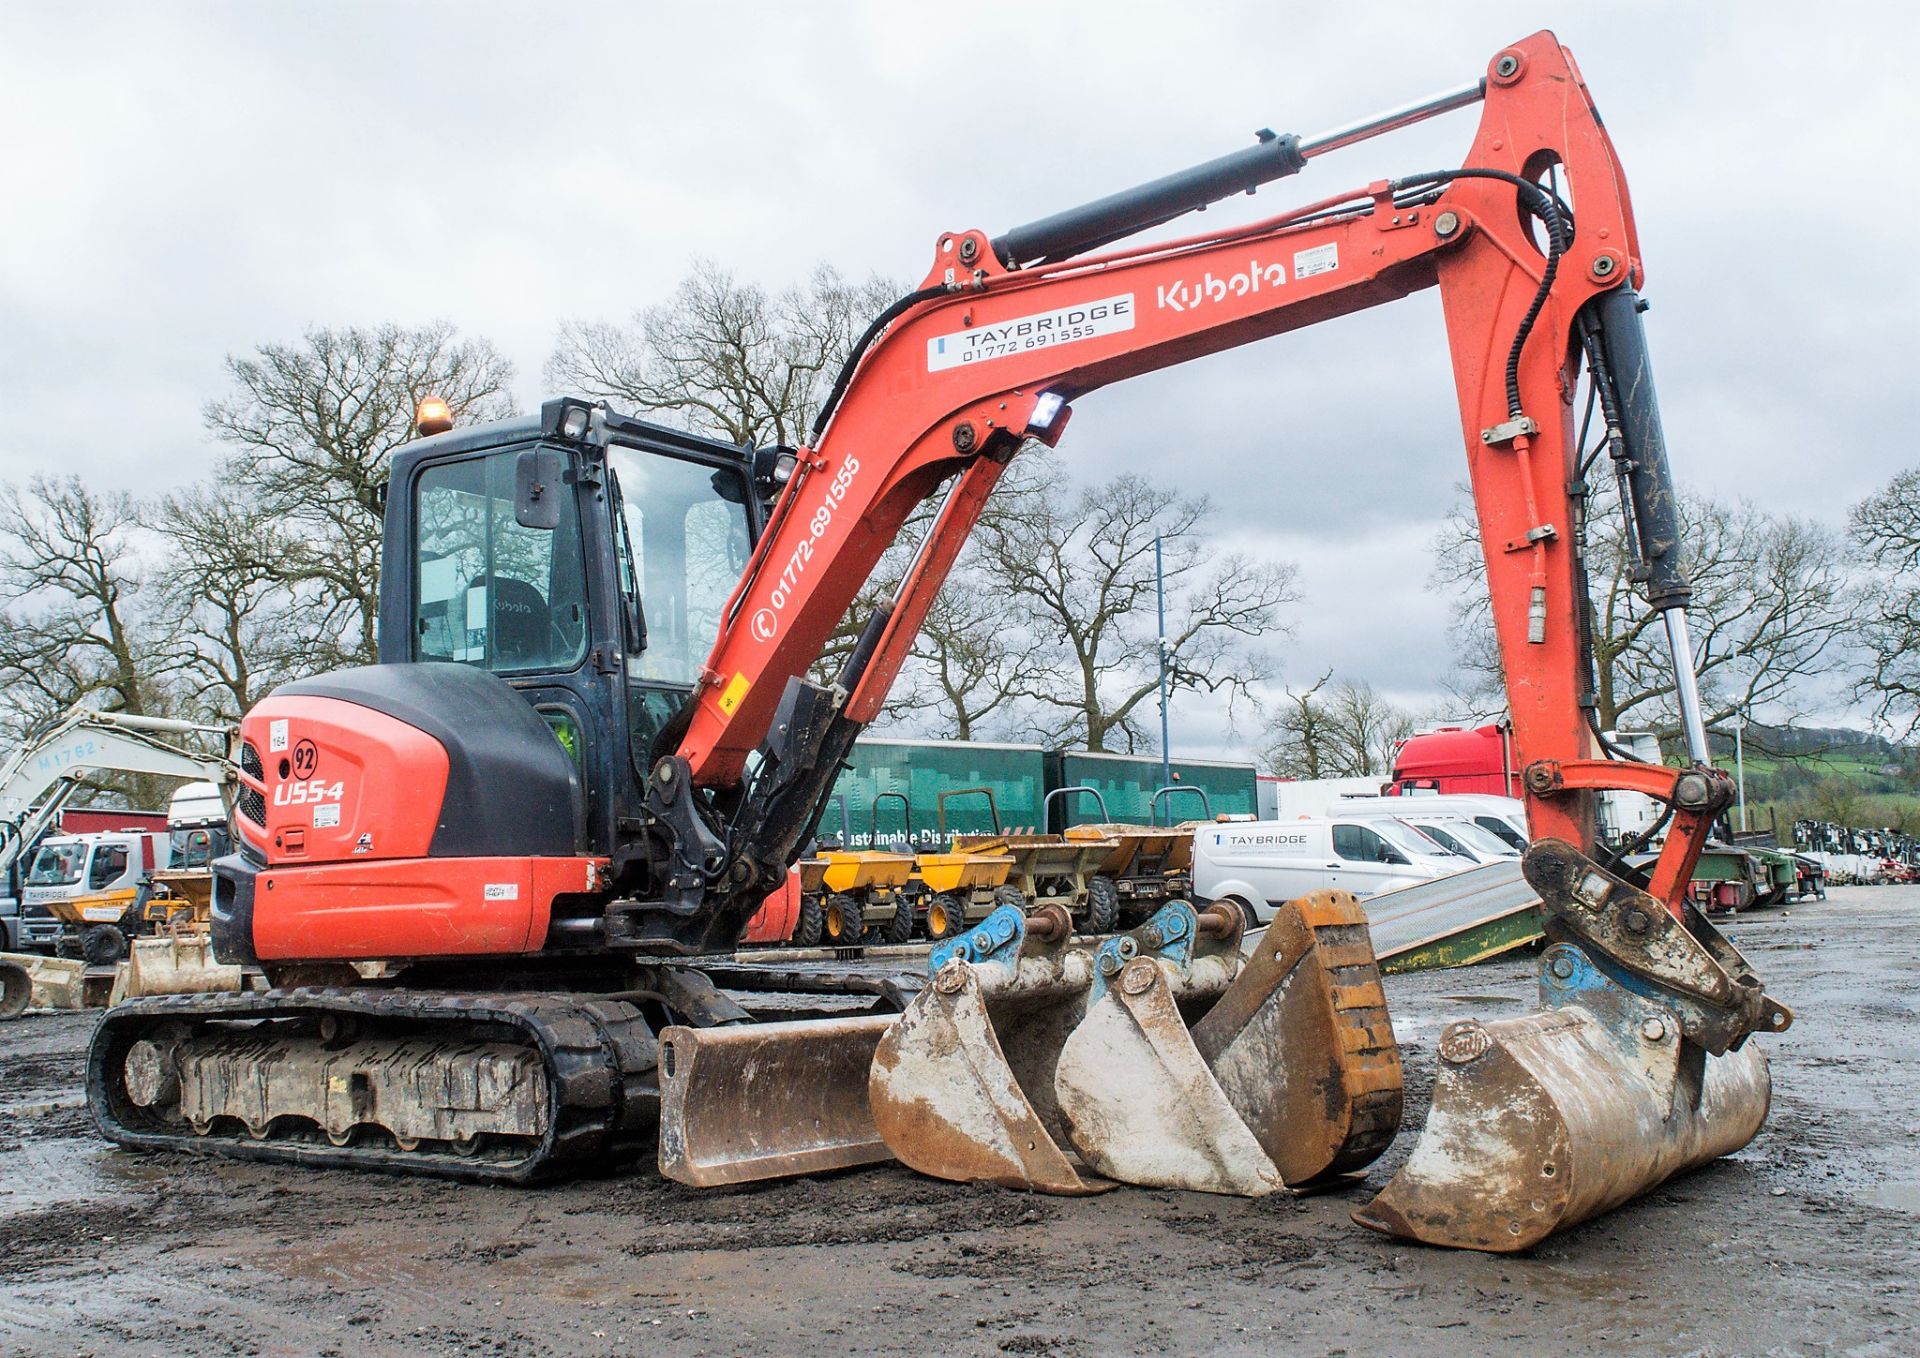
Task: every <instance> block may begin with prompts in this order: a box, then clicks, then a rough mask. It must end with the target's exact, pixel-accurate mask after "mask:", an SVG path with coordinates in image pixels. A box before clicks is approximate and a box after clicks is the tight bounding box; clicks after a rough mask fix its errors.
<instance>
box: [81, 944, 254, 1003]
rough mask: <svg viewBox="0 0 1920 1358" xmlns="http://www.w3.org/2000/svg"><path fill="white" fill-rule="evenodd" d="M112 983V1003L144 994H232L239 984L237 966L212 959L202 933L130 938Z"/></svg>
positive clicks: (239, 971)
mask: <svg viewBox="0 0 1920 1358" xmlns="http://www.w3.org/2000/svg"><path fill="white" fill-rule="evenodd" d="M116 981H117V983H116V985H115V986H114V994H113V1002H114V1003H115V1004H118V1003H119V1002H120V1001H121V1000H137V999H140V998H142V997H143V996H147V995H216V994H233V993H236V992H238V991H239V990H240V988H241V985H242V977H241V970H240V968H239V967H237V966H226V965H224V964H222V963H220V962H217V961H215V960H214V956H213V940H212V939H211V938H210V937H209V936H208V935H206V934H175V935H168V934H162V935H157V936H155V937H153V938H136V939H134V940H133V942H132V943H131V944H130V945H129V946H128V949H127V960H126V962H125V963H124V964H123V967H122V971H121V975H120V976H119V977H117V978H116Z"/></svg>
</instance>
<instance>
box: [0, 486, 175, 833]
mask: <svg viewBox="0 0 1920 1358" xmlns="http://www.w3.org/2000/svg"><path fill="white" fill-rule="evenodd" d="M0 521H3V522H4V524H5V529H4V532H0V693H3V694H4V695H5V696H4V700H3V710H0V722H4V725H5V726H6V728H7V729H8V734H9V735H10V736H11V737H12V738H14V739H16V740H17V739H20V738H23V737H25V736H26V735H27V734H28V732H29V731H31V730H32V729H34V728H36V727H38V726H40V725H42V724H43V723H45V722H47V721H49V720H51V719H53V718H55V717H57V716H58V715H59V714H60V713H62V712H64V711H66V710H67V709H68V708H69V707H71V706H73V705H74V704H75V703H78V702H83V701H84V702H87V703H89V704H90V705H92V706H95V707H99V708H102V709H105V710H107V711H115V712H127V713H131V714H134V715H146V716H157V715H164V714H165V712H166V711H167V709H168V706H169V692H168V688H167V679H168V671H169V666H168V664H167V662H166V654H167V635H166V633H167V629H166V628H165V627H164V625H163V624H162V622H161V620H159V619H157V618H155V617H154V616H153V615H152V614H151V613H150V612H149V611H148V610H147V609H146V608H145V605H146V603H147V602H148V600H147V597H146V589H145V582H144V580H143V578H142V572H141V566H140V559H139V558H140V548H141V546H142V544H141V541H140V525H139V522H138V517H137V512H136V505H135V503H134V501H133V500H132V498H131V497H130V496H128V495H127V494H125V493H124V492H104V493H103V492H98V491H95V490H92V489H90V488H89V487H88V486H87V485H86V484H85V483H83V482H82V481H81V480H80V478H78V477H77V476H68V477H66V478H64V479H59V480H55V479H51V478H48V477H40V476H37V477H35V478H33V480H31V481H30V482H28V484H27V489H26V491H25V492H24V493H22V492H21V490H20V489H19V488H18V487H16V486H11V485H9V486H6V487H4V488H3V489H0ZM149 545H150V544H149ZM88 785H89V786H90V787H92V788H93V789H94V790H96V791H111V792H114V793H117V794H119V795H122V796H125V797H127V798H128V799H130V800H131V801H132V803H133V804H134V805H136V806H162V805H164V804H165V801H164V798H165V795H166V790H167V788H168V787H169V786H170V784H169V782H168V781H167V780H165V779H157V778H153V777H151V776H146V775H138V774H102V775H100V776H99V777H98V778H97V779H89V780H88Z"/></svg>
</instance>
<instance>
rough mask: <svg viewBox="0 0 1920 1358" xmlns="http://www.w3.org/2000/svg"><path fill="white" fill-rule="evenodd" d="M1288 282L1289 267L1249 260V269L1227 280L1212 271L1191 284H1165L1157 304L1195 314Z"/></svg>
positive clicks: (1164, 307) (1231, 274)
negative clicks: (1197, 310) (1211, 305)
mask: <svg viewBox="0 0 1920 1358" xmlns="http://www.w3.org/2000/svg"><path fill="white" fill-rule="evenodd" d="M1286 281H1287V266H1286V265H1284V264H1282V263H1280V262H1279V261H1278V260H1274V261H1273V262H1271V263H1265V264H1263V263H1262V262H1261V261H1260V260H1259V259H1257V258H1256V259H1249V260H1248V261H1247V267H1246V268H1244V269H1242V270H1240V271H1239V272H1238V273H1230V274H1228V275H1227V276H1226V277H1225V278H1216V277H1214V274H1213V270H1211V269H1209V270H1207V271H1206V272H1205V273H1203V274H1201V275H1200V277H1199V278H1197V279H1195V280H1193V281H1192V282H1190V283H1163V284H1161V286H1160V291H1159V293H1158V295H1157V300H1158V301H1159V303H1160V309H1161V310H1162V311H1192V310H1194V309H1195V308H1196V307H1201V306H1205V305H1206V304H1207V303H1209V302H1224V301H1226V300H1227V298H1229V297H1251V296H1253V295H1254V294H1255V293H1257V292H1259V291H1260V290H1261V289H1262V288H1277V287H1279V286H1280V285H1281V284H1283V283H1285V282H1286Z"/></svg>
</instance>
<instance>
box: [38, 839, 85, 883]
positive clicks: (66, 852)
mask: <svg viewBox="0 0 1920 1358" xmlns="http://www.w3.org/2000/svg"><path fill="white" fill-rule="evenodd" d="M86 861H87V846H86V845H85V844H74V843H66V844H49V845H47V846H46V847H45V848H43V849H41V850H40V852H39V854H38V855H37V856H36V857H35V858H34V860H33V871H31V872H29V873H28V874H27V885H28V886H72V885H73V884H74V883H75V882H77V881H79V880H80V869H81V866H82V865H83V864H84V863H85V862H86Z"/></svg>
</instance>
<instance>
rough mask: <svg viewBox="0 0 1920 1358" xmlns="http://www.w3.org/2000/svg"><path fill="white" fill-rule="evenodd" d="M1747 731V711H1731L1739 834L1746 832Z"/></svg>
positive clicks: (1739, 708) (1737, 709)
mask: <svg viewBox="0 0 1920 1358" xmlns="http://www.w3.org/2000/svg"><path fill="white" fill-rule="evenodd" d="M1746 730H1747V711H1746V709H1745V708H1744V707H1736V708H1735V709H1734V710H1733V781H1734V786H1735V787H1736V789H1737V792H1736V794H1735V795H1736V796H1737V797H1738V798H1739V800H1740V833H1741V834H1743V835H1744V834H1745V833H1746V832H1747V757H1746V748H1745V741H1744V740H1743V739H1742V738H1743V737H1744V736H1745V735H1746Z"/></svg>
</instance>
